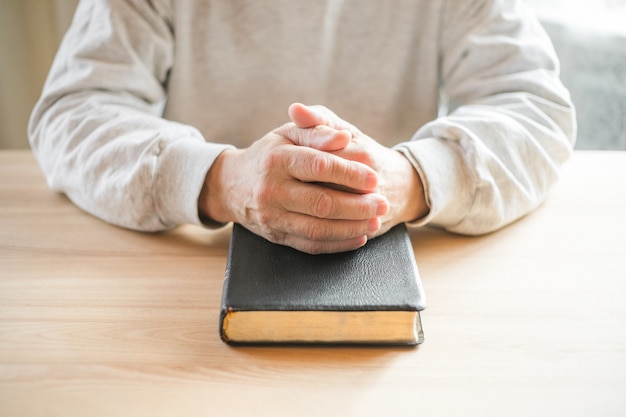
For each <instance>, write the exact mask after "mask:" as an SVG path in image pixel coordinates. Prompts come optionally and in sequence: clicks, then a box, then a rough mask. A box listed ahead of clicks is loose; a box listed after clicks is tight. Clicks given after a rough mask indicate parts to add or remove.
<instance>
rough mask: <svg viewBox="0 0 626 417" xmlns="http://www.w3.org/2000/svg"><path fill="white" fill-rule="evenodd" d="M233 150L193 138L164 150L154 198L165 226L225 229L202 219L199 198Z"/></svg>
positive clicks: (172, 144)
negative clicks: (224, 154)
mask: <svg viewBox="0 0 626 417" xmlns="http://www.w3.org/2000/svg"><path fill="white" fill-rule="evenodd" d="M199 139H200V140H199ZM233 148H234V147H233V146H231V145H225V144H216V143H208V142H206V141H205V140H204V138H202V137H197V136H193V135H190V136H187V137H184V138H181V139H179V140H177V141H175V142H173V143H171V144H169V145H168V146H166V147H165V148H164V149H163V150H162V152H161V153H160V155H159V156H158V158H157V162H156V166H155V176H154V183H153V184H154V185H153V187H154V188H153V195H154V199H155V201H154V204H155V207H156V211H157V213H158V215H159V217H160V219H161V221H162V222H163V223H164V224H166V225H169V226H171V227H173V226H176V225H180V224H195V225H202V226H208V227H215V228H217V227H220V226H222V224H220V223H217V222H216V223H211V222H207V220H206V219H200V217H199V213H198V197H199V196H200V191H201V190H202V185H203V184H204V179H205V177H206V174H207V172H208V171H209V169H210V168H211V166H212V165H213V162H215V159H216V158H217V157H218V155H219V154H220V153H222V152H223V151H224V150H226V149H233ZM203 220H204V221H203Z"/></svg>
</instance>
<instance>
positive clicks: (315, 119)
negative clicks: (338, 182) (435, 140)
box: [289, 103, 428, 238]
mask: <svg viewBox="0 0 626 417" xmlns="http://www.w3.org/2000/svg"><path fill="white" fill-rule="evenodd" d="M289 116H290V118H291V120H292V121H293V122H294V123H295V125H296V126H297V127H299V128H302V129H306V128H313V127H315V126H318V127H319V126H328V127H332V128H335V129H345V130H347V131H348V132H350V133H351V135H352V138H351V140H350V142H349V143H348V144H346V146H344V147H343V148H340V149H336V150H333V151H332V153H333V154H334V155H337V156H341V157H342V158H345V159H347V160H350V161H358V162H361V163H363V164H365V165H367V166H369V167H371V168H372V169H373V170H374V171H376V173H377V174H378V185H377V187H376V189H375V190H373V191H374V192H376V193H378V194H381V195H383V196H384V197H385V198H386V199H387V200H388V201H389V211H388V212H387V213H386V214H385V215H384V216H383V217H382V219H381V220H382V225H381V227H380V228H379V229H377V230H375V231H373V232H371V233H370V234H369V235H368V236H369V237H370V238H372V237H375V236H378V235H381V234H383V233H385V232H387V231H388V230H389V229H391V228H392V227H393V226H395V225H397V224H399V223H403V222H408V221H412V220H417V219H419V218H421V217H423V216H425V215H426V214H427V213H428V205H427V204H426V197H425V194H424V187H423V184H422V182H421V179H420V177H419V175H418V174H417V171H416V170H415V168H413V166H412V165H411V163H410V162H409V161H408V160H407V159H406V158H405V157H404V155H402V154H401V153H400V152H397V151H395V150H393V149H390V148H387V147H386V146H383V145H381V144H380V143H378V142H377V141H375V140H374V139H372V138H370V137H369V136H367V135H365V134H363V132H361V131H360V130H359V129H357V128H356V127H355V126H354V125H352V124H350V123H348V122H346V121H345V120H343V119H341V118H340V117H339V116H337V115H336V114H335V113H333V112H332V111H331V110H329V109H328V108H326V107H324V106H305V105H303V104H299V103H295V104H292V105H291V106H290V107H289ZM312 139H313V140H312V141H310V142H309V143H308V144H307V145H308V146H312V147H314V148H316V149H326V150H328V148H329V147H328V146H327V145H326V144H325V143H324V141H322V140H319V141H317V140H316V139H317V137H313V138H312Z"/></svg>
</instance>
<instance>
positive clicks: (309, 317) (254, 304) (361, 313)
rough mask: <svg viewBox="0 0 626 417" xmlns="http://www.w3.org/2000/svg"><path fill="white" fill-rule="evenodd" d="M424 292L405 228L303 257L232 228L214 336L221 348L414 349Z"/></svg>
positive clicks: (419, 331) (420, 336) (418, 338)
mask: <svg viewBox="0 0 626 417" xmlns="http://www.w3.org/2000/svg"><path fill="white" fill-rule="evenodd" d="M424 308H425V297H424V290H423V287H422V284H421V281H420V276H419V273H418V269H417V264H416V262H415V257H414V253H413V247H412V245H411V240H410V238H409V235H408V232H407V229H406V227H405V226H404V225H398V226H396V227H394V228H393V229H391V230H390V231H389V232H387V233H386V234H384V235H382V236H380V237H378V238H376V239H372V240H370V241H369V242H368V243H367V244H366V245H365V246H363V247H362V248H360V249H357V250H355V251H351V252H343V253H336V254H328V255H309V254H306V253H303V252H300V251H298V250H296V249H292V248H290V247H287V246H282V245H277V244H274V243H271V242H269V241H267V240H265V239H263V238H262V237H259V236H257V235H255V234H253V233H251V232H250V231H248V230H247V229H245V228H244V227H243V226H241V225H238V224H235V225H234V226H233V233H232V240H231V243H230V250H229V255H228V262H227V265H226V274H225V279H224V288H223V292H222V306H221V313H220V335H221V337H222V339H223V340H224V341H225V342H227V343H235V344H238V343H241V344H249V343H251V344H258V343H262V344H264V343H340V344H401V345H416V344H419V343H421V342H422V341H423V339H424V337H423V331H422V323H421V317H420V311H422V310H423V309H424Z"/></svg>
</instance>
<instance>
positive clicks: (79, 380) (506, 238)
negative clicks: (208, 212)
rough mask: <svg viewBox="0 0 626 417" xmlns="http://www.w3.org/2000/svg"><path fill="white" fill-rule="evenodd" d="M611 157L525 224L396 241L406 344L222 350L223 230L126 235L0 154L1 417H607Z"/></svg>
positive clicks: (615, 396)
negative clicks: (408, 265) (404, 255)
mask: <svg viewBox="0 0 626 417" xmlns="http://www.w3.org/2000/svg"><path fill="white" fill-rule="evenodd" d="M624 191H626V153H620V152H576V153H575V155H574V157H573V159H572V160H571V161H570V162H569V163H568V164H567V166H566V167H565V169H564V172H563V178H562V181H561V182H560V183H559V184H558V185H557V186H556V187H555V188H554V189H553V190H552V193H551V195H550V198H549V199H548V201H547V202H546V203H545V204H544V205H543V206H542V207H540V208H539V209H538V210H537V211H536V212H534V213H532V214H530V215H529V216H527V217H526V218H524V219H522V220H520V221H518V222H516V223H515V224H513V225H511V226H509V227H507V228H505V229H503V230H501V231H499V232H497V233H493V234H490V235H486V236H481V237H473V238H472V237H464V236H457V235H453V234H449V233H445V232H443V231H439V230H436V229H433V228H423V229H420V230H413V231H412V232H411V236H412V240H413V244H414V248H415V254H416V258H417V261H418V265H419V267H420V272H421V275H422V278H423V282H424V287H425V290H426V295H427V297H428V308H427V309H426V310H425V312H424V315H423V321H424V326H425V335H426V341H425V343H424V344H423V345H421V346H419V347H418V348H414V349H411V348H345V347H344V348H342V347H335V348H332V347H325V348H319V347H290V348H287V347H263V348H232V347H229V346H227V345H225V344H223V343H222V342H221V341H220V339H219V334H218V330H217V326H218V309H219V302H220V297H221V285H222V279H223V276H224V267H225V263H226V254H227V248H228V242H229V237H230V228H229V227H226V228H224V229H221V230H205V229H202V228H199V227H195V226H185V227H181V228H178V229H176V230H173V231H171V232H167V233H156V234H148V233H137V232H132V231H128V230H123V229H120V228H117V227H114V226H111V225H108V224H105V223H103V222H101V221H100V220H98V219H95V218H93V217H92V216H90V215H88V214H86V213H84V212H82V211H81V210H80V209H78V208H77V207H75V206H74V205H73V204H72V203H71V202H70V201H68V200H67V198H65V197H64V196H62V195H60V194H57V193H55V192H53V191H50V190H48V188H47V187H46V184H45V181H44V179H43V177H42V175H41V173H40V172H39V170H38V168H37V165H36V163H35V161H34V159H33V158H32V156H31V155H30V153H28V152H26V151H2V152H0V415H1V416H90V417H98V416H113V415H124V416H144V415H145V416H151V417H155V416H171V415H177V416H178V415H184V416H217V415H225V414H227V415H231V416H243V415H259V416H265V415H268V416H269V415H272V416H282V415H290V416H291V415H296V416H320V415H326V416H335V415H341V416H380V415H394V416H416V415H428V416H450V415H462V416H474V415H476V416H491V415H493V416H503V415H506V416H518V415H519V416H527V415H535V416H561V415H567V416H590V415H594V416H623V415H625V414H626V396H625V395H624V392H626V303H625V302H624V300H625V299H626V256H625V255H626V221H624V213H626V193H625V192H624Z"/></svg>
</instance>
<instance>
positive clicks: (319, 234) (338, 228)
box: [271, 212, 382, 242]
mask: <svg viewBox="0 0 626 417" xmlns="http://www.w3.org/2000/svg"><path fill="white" fill-rule="evenodd" d="M381 224H382V223H381V220H380V219H379V218H373V219H369V220H329V219H319V218H316V217H311V216H307V215H304V214H300V213H291V212H284V213H283V214H282V215H281V216H280V217H279V218H277V219H276V220H275V222H274V223H273V225H272V228H273V231H272V233H271V234H272V235H274V236H279V237H280V238H281V239H282V240H285V239H302V240H307V241H311V242H341V241H348V240H354V239H359V238H361V237H363V236H367V235H373V234H375V233H376V232H377V231H378V230H379V229H380V227H381ZM287 236H291V237H290V238H287Z"/></svg>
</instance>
